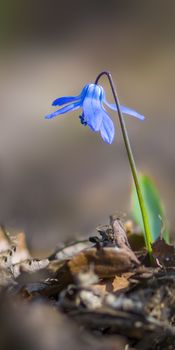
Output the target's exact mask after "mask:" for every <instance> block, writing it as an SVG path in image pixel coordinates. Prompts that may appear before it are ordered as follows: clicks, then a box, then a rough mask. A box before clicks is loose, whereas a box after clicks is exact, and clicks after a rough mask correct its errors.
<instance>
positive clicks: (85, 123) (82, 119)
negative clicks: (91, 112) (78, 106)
mask: <svg viewBox="0 0 175 350" xmlns="http://www.w3.org/2000/svg"><path fill="white" fill-rule="evenodd" d="M79 118H80V122H81V124H82V125H84V126H86V125H87V122H86V120H85V118H84V114H82V115H80V116H79Z"/></svg>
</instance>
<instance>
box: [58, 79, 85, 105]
mask: <svg viewBox="0 0 175 350" xmlns="http://www.w3.org/2000/svg"><path fill="white" fill-rule="evenodd" d="M88 86H89V84H86V85H85V86H84V88H83V89H82V91H81V94H80V95H78V96H65V97H59V98H57V99H56V100H54V101H53V102H52V106H62V105H65V104H67V103H70V102H73V101H78V100H81V101H82V102H83V99H84V96H85V95H86V91H87V89H88Z"/></svg>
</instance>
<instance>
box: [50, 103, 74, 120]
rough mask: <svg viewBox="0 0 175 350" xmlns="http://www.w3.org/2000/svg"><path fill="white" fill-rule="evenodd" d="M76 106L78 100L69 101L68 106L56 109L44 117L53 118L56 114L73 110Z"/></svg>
mask: <svg viewBox="0 0 175 350" xmlns="http://www.w3.org/2000/svg"><path fill="white" fill-rule="evenodd" d="M78 108H80V102H75V103H71V104H70V105H68V106H65V107H63V108H60V109H58V110H57V111H55V112H53V113H51V114H48V115H46V117H45V119H51V118H55V117H56V116H57V115H60V114H64V113H66V112H69V111H74V110H76V109H78Z"/></svg>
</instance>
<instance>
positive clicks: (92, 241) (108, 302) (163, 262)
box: [0, 216, 175, 350]
mask: <svg viewBox="0 0 175 350" xmlns="http://www.w3.org/2000/svg"><path fill="white" fill-rule="evenodd" d="M97 232H98V235H97V236H95V237H90V238H89V240H82V241H75V242H72V243H70V244H68V245H66V246H63V247H60V248H59V249H57V250H56V251H55V252H54V253H53V254H52V255H51V256H50V257H46V258H45V259H34V258H33V257H32V256H31V254H30V252H29V250H28V248H27V245H26V242H25V235H24V233H19V234H18V235H16V236H14V237H13V236H10V235H9V234H8V233H7V232H6V230H5V229H4V228H3V227H1V228H0V288H1V290H0V307H1V312H0V327H1V335H0V344H1V349H12V347H13V348H14V347H16V349H20V348H25V349H29V350H30V349H32V350H33V349H34V350H35V349H37V350H40V349H42V350H45V349H46V350H47V349H49V350H52V349H55V350H56V349H58V348H62V347H64V348H65V349H74V348H75V349H89V348H90V347H91V348H92V350H93V349H94V350H96V349H97V350H98V349H99V350H101V349H102V350H103V349H104V350H105V349H106V350H107V349H116V350H117V349H120V350H129V349H130V350H134V349H140V350H148V349H150V350H151V349H157V350H158V349H169V350H170V349H174V348H175V254H174V247H173V246H171V245H168V244H166V243H165V242H164V240H163V239H160V238H158V240H157V241H156V242H155V243H154V244H153V258H154V266H150V265H149V263H148V262H147V263H146V264H144V261H145V262H146V261H147V259H146V253H145V251H144V250H143V251H139V252H138V251H135V252H134V250H133V247H132V244H130V243H131V242H132V239H130V237H127V235H126V231H125V229H124V226H123V225H122V224H121V222H120V220H119V219H118V218H115V217H114V216H111V217H110V224H109V225H106V226H99V227H98V228H97ZM129 242H130V243H129ZM65 326H66V327H65Z"/></svg>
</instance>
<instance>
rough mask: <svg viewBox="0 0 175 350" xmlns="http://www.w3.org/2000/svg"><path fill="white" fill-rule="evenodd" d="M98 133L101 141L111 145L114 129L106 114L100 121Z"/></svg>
mask: <svg viewBox="0 0 175 350" xmlns="http://www.w3.org/2000/svg"><path fill="white" fill-rule="evenodd" d="M100 133H101V137H102V139H103V140H104V141H105V142H107V143H110V144H111V143H112V142H113V141H114V136H115V128H114V124H113V122H112V120H111V118H109V116H108V115H107V113H105V116H104V117H103V119H102V123H101V126H100Z"/></svg>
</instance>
